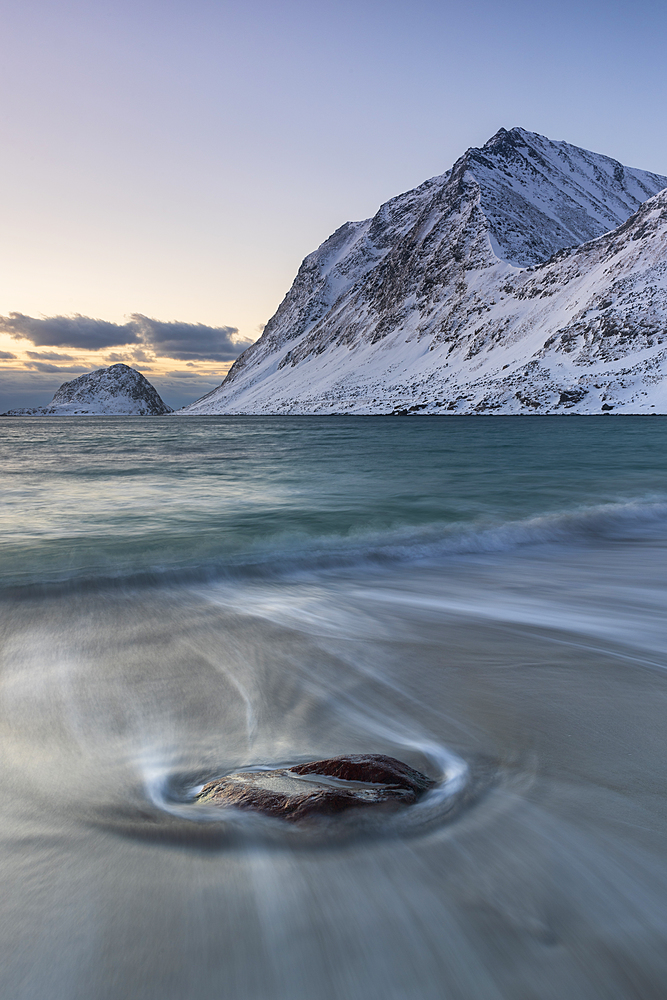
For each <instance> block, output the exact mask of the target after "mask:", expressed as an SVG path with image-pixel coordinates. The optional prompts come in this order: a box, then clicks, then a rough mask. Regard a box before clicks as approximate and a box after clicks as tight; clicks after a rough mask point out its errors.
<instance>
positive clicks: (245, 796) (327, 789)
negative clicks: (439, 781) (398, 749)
mask: <svg viewBox="0 0 667 1000" xmlns="http://www.w3.org/2000/svg"><path fill="white" fill-rule="evenodd" d="M433 784H435V782H434V781H433V780H432V779H430V778H427V776H426V775H425V774H422V773H421V772H420V771H416V770H415V769H414V768H412V767H409V765H407V764H404V763H403V762H402V761H400V760H396V758H395V757H388V756H387V755H386V754H352V755H348V756H339V757H333V758H330V759H329V760H317V761H309V762H308V763H305V764H294V765H292V766H291V767H289V768H278V769H275V770H267V771H241V772H238V773H236V774H230V775H227V776H226V777H225V778H220V779H218V780H217V781H210V782H208V784H206V785H204V787H203V788H202V790H201V792H200V793H199V794H198V795H197V799H196V801H197V802H201V803H203V804H214V805H219V806H235V807H237V808H240V809H252V810H255V811H257V812H261V813H263V814H264V815H266V816H274V817H276V818H277V819H284V820H288V821H289V822H292V823H298V822H301V821H303V820H307V819H309V818H312V817H316V816H332V815H335V814H337V813H342V812H345V811H346V810H348V809H373V810H377V809H378V808H382V809H383V810H386V809H388V808H392V807H393V808H398V807H400V806H411V805H414V803H415V802H416V801H417V800H418V798H419V797H420V796H421V795H422V794H423V793H424V792H425V791H426V790H427V789H428V788H429V787H430V786H431V785H433Z"/></svg>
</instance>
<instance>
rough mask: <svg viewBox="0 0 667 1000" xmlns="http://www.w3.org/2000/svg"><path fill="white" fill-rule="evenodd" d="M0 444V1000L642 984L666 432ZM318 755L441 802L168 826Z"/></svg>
mask: <svg viewBox="0 0 667 1000" xmlns="http://www.w3.org/2000/svg"><path fill="white" fill-rule="evenodd" d="M3 430H4V437H3V442H2V444H1V445H0V451H1V459H2V470H3V477H2V484H3V501H4V502H3V505H2V514H1V516H2V553H1V555H2V562H1V565H0V608H1V614H2V639H3V652H2V673H1V674H0V746H1V747H2V761H3V766H2V769H0V784H1V791H2V794H1V795H0V810H1V811H0V841H1V843H2V862H1V869H0V870H1V872H2V894H1V895H0V926H1V927H2V935H0V938H1V942H0V949H1V957H2V960H1V961H0V984H1V989H0V995H2V996H7V997H11V998H12V1000H14V998H16V1000H33V998H34V1000H38V998H39V1000H51V998H53V1000H79V998H81V1000H83V998H86V1000H89V998H90V997H95V998H96V1000H120V998H121V997H123V998H124V997H127V996H130V997H134V996H136V997H141V998H142V1000H153V998H155V1000H158V998H159V1000H185V998H188V1000H190V998H192V1000H195V998H196V1000H199V998H204V997H209V996H214V997H220V998H227V997H229V998H230V1000H246V998H247V1000H265V998H266V1000H274V998H281V1000H282V998H290V1000H291V998H294V1000H329V998H331V1000H341V998H354V1000H357V998H362V997H363V998H364V1000H376V998H377V1000H393V998H401V1000H402V998H419V1000H422V998H424V1000H431V998H433V1000H436V998H437V1000H441V998H447V1000H449V998H452V1000H477V998H480V1000H498V998H507V1000H523V998H526V1000H528V998H531V1000H532V998H536V997H539V998H540V1000H551V998H553V1000H562V998H564V997H568V998H579V997H581V998H582V1000H583V998H586V1000H598V998H599V1000H610V998H619V1000H621V998H623V1000H628V998H641V1000H647V998H653V997H656V998H658V997H662V996H663V995H664V984H665V982H666V981H667V947H666V945H667V904H666V899H667V892H666V890H667V857H666V851H665V842H664V829H665V818H666V816H665V813H666V811H667V810H666V808H665V784H666V782H665V756H666V754H665V723H664V719H665V710H666V709H667V672H666V671H665V668H666V667H667V655H666V652H667V618H666V616H665V606H666V603H667V601H666V598H667V572H666V569H665V554H666V542H667V474H666V469H667V421H666V420H665V419H664V418H661V417H657V418H650V417H624V418H617V417H613V416H611V417H600V418H597V417H575V416H571V417H553V418H551V417H535V418H533V417H521V418H518V417H517V418H515V417H446V418H428V417H414V418H384V417H313V418H309V417H293V418H264V417H262V418H260V417H254V418H253V417H207V418H206V417H202V418H187V419H186V418H176V417H166V418H151V419H149V418H143V419H142V418H85V419H78V418H67V419H61V420H56V419H49V418H44V419H37V418H33V419H29V418H26V419H22V418H16V419H12V420H6V421H4V422H3ZM343 752H378V753H390V754H392V755H394V756H397V757H400V758H402V759H404V760H406V761H407V762H408V763H411V764H413V765H415V766H417V767H420V768H421V769H423V770H426V771H427V772H428V773H429V774H430V775H431V776H432V777H434V778H436V779H437V781H438V784H437V786H436V789H435V790H434V792H433V794H432V795H430V796H427V797H426V798H425V799H424V800H423V801H422V802H421V803H419V804H418V805H417V806H415V807H411V809H410V810H407V809H406V810H405V812H404V813H403V814H401V815H397V816H395V817H380V818H373V817H367V818H366V819H359V818H356V817H352V818H350V817H342V818H339V819H338V820H331V821H330V822H329V823H327V824H325V825H323V826H322V827H320V828H317V829H316V830H307V829H304V830H301V829H298V828H295V827H292V828H290V829H289V830H285V829H283V825H282V824H281V823H279V822H278V821H270V820H266V819H264V818H263V817H260V816H253V815H250V814H247V813H246V814H242V813H236V812H234V811H233V810H227V811H225V810H222V811H216V810H211V811H209V812H206V811H202V810H197V809H196V808H195V805H194V804H193V801H192V794H193V790H195V789H196V788H197V787H199V785H201V783H202V782H203V781H205V780H208V779H209V778H211V777H214V776H216V775H220V774H224V773H226V772H229V771H232V770H234V769H238V768H241V767H248V766H251V767H270V766H275V765H282V764H285V763H289V762H295V761H297V760H308V759H314V758H317V757H321V756H328V755H331V754H334V753H343Z"/></svg>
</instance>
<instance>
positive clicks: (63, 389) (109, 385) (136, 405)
mask: <svg viewBox="0 0 667 1000" xmlns="http://www.w3.org/2000/svg"><path fill="white" fill-rule="evenodd" d="M171 412H172V409H171V407H170V406H167V404H166V403H164V402H163V401H162V399H161V398H160V396H159V395H158V393H157V391H156V389H155V388H154V387H153V386H152V385H151V384H150V382H149V381H148V379H146V378H144V376H143V375H142V374H141V373H140V372H138V371H136V369H134V368H129V367H128V366H127V365H112V366H111V367H110V368H99V369H98V370H97V371H94V372H90V374H88V375H80V376H79V378H75V379H73V381H71V382H64V383H63V384H62V385H61V386H60V388H59V389H58V391H57V392H56V394H55V396H54V397H53V399H52V400H51V402H50V403H49V405H48V406H44V407H36V408H34V409H23V410H10V411H9V412H8V414H5V415H6V416H49V417H50V416H80V415H95V414H99V415H103V414H119V415H120V414H128V415H135V416H142V417H143V416H161V415H163V414H165V413H171Z"/></svg>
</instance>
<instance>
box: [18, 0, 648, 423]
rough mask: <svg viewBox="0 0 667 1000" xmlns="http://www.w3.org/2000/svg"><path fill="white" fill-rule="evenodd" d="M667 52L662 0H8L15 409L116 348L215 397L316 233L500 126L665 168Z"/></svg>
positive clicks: (177, 387) (162, 379)
mask: <svg viewBox="0 0 667 1000" xmlns="http://www.w3.org/2000/svg"><path fill="white" fill-rule="evenodd" d="M666 62H667V5H664V4H660V5H657V4H651V3H646V2H643V0H639V2H638V3H636V4H635V5H634V6H630V5H627V4H625V3H623V4H621V3H615V2H604V3H603V2H590V3H586V2H583V3H582V2H576V3H575V2H574V0H565V2H561V3H560V4H558V5H556V4H540V3H539V2H537V3H536V2H531V3H528V2H527V0H526V2H515V0H510V2H507V3H499V2H497V0H493V2H492V0H471V2H466V3H462V2H457V3H454V2H450V0H444V2H435V0H411V2H409V3H408V2H397V0H382V2H379V0H355V2H348V0H329V2H326V3H325V2H318V0H310V2H305V0H273V2H269V0H244V2H243V3H240V2H234V3H232V2H227V0H188V2H187V3H185V2H183V0H181V2H174V0H159V2H158V0H132V2H129V0H114V2H113V3H112V2H107V0H59V2H58V3H54V2H53V0H49V2H47V0H20V2H18V0H4V3H3V13H2V59H1V60H0V88H1V89H0V93H1V97H0V115H1V124H2V140H3V141H2V155H1V156H0V173H1V175H2V176H1V183H0V199H1V200H2V213H1V218H2V238H1V240H0V316H3V317H10V316H11V314H12V313H15V314H19V318H18V319H14V320H11V322H10V323H9V325H7V324H6V323H5V324H4V326H3V329H5V330H6V331H9V332H4V333H0V412H1V411H2V410H4V409H6V408H7V407H9V406H21V405H40V404H43V403H45V402H48V400H49V399H50V398H51V395H52V394H53V392H54V390H55V389H56V388H57V387H58V386H59V385H60V383H61V382H63V381H66V380H68V379H71V378H75V377H76V375H77V374H80V373H81V372H83V371H90V370H92V369H93V368H97V367H101V366H102V365H106V364H108V363H113V361H114V360H117V359H122V360H127V363H130V364H133V365H134V366H135V367H137V368H138V369H139V370H140V371H143V372H144V374H146V376H147V378H149V379H150V380H151V381H152V382H153V383H154V384H155V385H156V387H157V388H158V390H159V391H160V392H161V394H162V395H163V397H164V398H165V401H166V402H168V403H170V404H171V405H172V406H178V405H183V404H184V403H185V402H188V401H190V400H193V399H195V398H197V397H198V396H200V395H202V394H203V393H204V392H207V391H208V390H209V389H210V388H212V387H213V386H214V385H216V384H218V383H219V382H220V381H221V379H222V377H223V376H224V373H225V371H226V370H227V368H228V367H229V364H230V362H231V359H232V357H233V356H234V354H235V353H236V352H238V350H239V349H240V342H243V343H247V342H251V341H252V340H254V339H256V337H257V336H258V335H259V332H260V330H261V327H262V324H264V323H265V322H266V321H267V320H268V319H269V317H270V316H271V314H272V313H273V312H274V311H275V309H276V308H277V306H278V304H279V302H280V300H281V299H282V297H283V296H284V294H285V293H286V291H287V290H288V288H289V286H290V284H291V282H292V280H293V278H294V275H295V274H296V271H297V269H298V266H299V264H300V262H301V260H302V259H303V257H304V256H305V255H306V254H307V253H309V252H310V251H311V250H313V249H315V247H317V246H318V245H319V244H320V243H321V242H322V241H323V240H324V239H326V237H327V236H328V235H329V234H330V233H331V232H332V231H333V230H334V229H336V228H337V227H338V226H340V225H341V224H342V223H344V222H345V221H347V220H349V219H362V218H366V217H368V216H370V215H372V214H373V213H374V212H375V211H376V210H377V208H378V207H379V205H380V204H381V202H383V201H385V200H386V199H388V198H390V197H392V196H394V195H396V194H399V193H400V192H401V191H405V190H407V189H409V188H412V187H414V186H416V185H417V184H419V183H421V181H423V180H425V179H426V178H427V177H431V176H433V175H435V174H440V173H443V172H444V171H445V170H447V169H448V168H449V167H450V166H451V164H452V163H453V162H454V161H455V160H456V159H457V158H458V157H459V156H460V155H461V154H462V153H463V152H464V151H465V150H466V148H468V147H469V146H479V145H482V144H483V143H484V142H485V141H486V140H487V139H488V138H489V137H490V136H491V135H493V134H494V133H495V132H496V131H497V130H498V129H499V128H500V127H501V126H504V127H505V128H511V127H513V126H515V125H520V126H522V127H524V128H527V129H530V130H531V131H535V132H540V133H542V134H543V135H547V136H549V137H550V138H552V139H566V140H567V141H568V142H572V143H574V144H576V145H579V146H583V147H585V148H588V149H593V150H595V151H597V152H602V153H606V154H607V155H610V156H613V157H615V158H616V159H618V160H620V161H621V162H623V163H625V164H628V165H630V166H636V167H642V168H644V169H647V170H653V171H656V172H658V173H663V174H664V173H667V129H666V128H665V107H667V101H666V98H667V79H666V78H667V74H665V64H666ZM75 315H77V316H80V317H85V318H90V319H92V320H100V321H103V322H102V323H101V324H98V325H97V326H95V325H94V324H93V325H92V326H91V324H90V323H88V322H87V320H84V319H80V320H77V321H76V322H75V323H73V324H71V325H70V327H67V325H66V324H65V326H63V324H62V323H61V324H60V326H58V324H57V323H54V322H53V317H59V316H65V317H72V316H75ZM133 316H134V317H135V319H132V317H133ZM136 317H138V319H137V318H136ZM36 320H37V321H39V320H41V321H42V324H41V325H40V324H39V323H35V322H34V321H36ZM12 324H13V325H12ZM110 324H116V328H112V327H111V326H110ZM169 324H172V325H171V326H169ZM198 324H200V325H199V326H198ZM207 328H213V329H207ZM68 330H69V332H67V331H68ZM22 331H23V332H24V333H25V332H26V331H27V332H28V334H29V337H30V338H31V339H26V337H23V339H16V336H12V332H13V333H14V334H15V335H16V334H17V333H21V332H22ZM58 331H60V332H58ZM125 334H127V339H126V340H123V337H124V336H125ZM50 340H52V341H53V343H50V342H49V341H50ZM112 341H117V343H116V344H115V345H114V344H112V343H111V342H112ZM100 344H101V345H102V346H99V345H100ZM170 352H171V353H170ZM3 355H14V357H11V356H10V357H3ZM169 373H171V374H169Z"/></svg>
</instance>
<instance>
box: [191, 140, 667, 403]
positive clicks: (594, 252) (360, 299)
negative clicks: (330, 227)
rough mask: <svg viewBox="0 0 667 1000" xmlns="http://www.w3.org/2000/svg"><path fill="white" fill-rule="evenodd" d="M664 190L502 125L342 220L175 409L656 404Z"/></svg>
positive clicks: (601, 160)
mask: <svg viewBox="0 0 667 1000" xmlns="http://www.w3.org/2000/svg"><path fill="white" fill-rule="evenodd" d="M665 187H667V177H664V176H661V175H657V174H651V173H648V172H646V171H641V170H636V169H634V168H628V167H624V166H623V165H621V164H619V163H617V162H616V161H614V160H612V159H610V158H608V157H605V156H602V155H600V154H596V153H591V152H588V151H587V150H582V149H579V148H578V147H576V146H571V145H569V144H567V143H563V142H552V141H550V140H548V139H546V138H545V137H543V136H538V135H536V134H534V133H530V132H526V131H524V130H523V129H512V130H511V131H510V132H507V131H505V130H501V131H500V132H498V133H497V134H496V135H495V136H493V138H492V139H490V140H489V142H488V143H486V145H485V146H484V147H482V148H481V149H472V150H468V152H467V153H466V154H464V156H463V157H461V159H460V160H459V161H457V163H456V164H455V165H454V167H453V168H452V169H451V170H450V171H448V172H447V173H446V174H444V175H442V176H441V177H436V178H433V179H431V180H429V181H426V182H425V183H424V184H422V185H420V186H419V187H418V188H416V189H414V190H413V191H410V192H407V193H406V194H404V195H400V196H399V197H398V198H394V199H392V200H391V201H389V202H387V203H386V204H385V205H383V206H382V207H381V208H380V210H379V212H378V213H377V214H376V216H375V217H374V218H373V219H369V220H366V221H365V222H360V223H347V224H346V225H345V226H342V227H341V228H340V229H339V230H337V232H336V233H334V234H333V236H331V237H330V238H329V239H328V240H327V241H326V242H325V243H323V244H322V246H321V247H320V248H319V249H318V250H317V251H315V252H314V253H313V254H310V255H309V256H308V257H307V258H306V259H305V260H304V262H303V264H302V266H301V268H300V269H299V273H298V274H297V277H296V279H295V281H294V284H293V286H292V288H291V289H290V291H289V292H288V294H287V295H286V297H285V299H284V300H283V302H282V303H281V305H280V307H279V308H278V311H277V312H276V314H275V315H274V317H272V319H271V320H270V322H269V323H268V324H267V327H266V328H265V330H264V333H263V335H262V337H261V338H260V339H259V340H258V341H257V342H256V343H255V344H254V345H253V346H252V347H250V348H249V349H248V350H246V351H245V352H244V354H242V355H241V357H240V358H239V359H237V361H236V362H235V364H234V365H233V366H232V368H231V369H230V372H229V374H228V376H227V378H226V379H225V381H224V382H223V384H222V386H220V387H219V388H218V389H216V390H214V391H213V392H212V393H209V394H208V395H207V396H205V397H203V399H201V400H198V401H197V402H196V403H194V404H192V405H191V406H189V407H186V408H185V410H184V411H181V412H184V413H188V412H189V413H216V412H219V413H225V412H229V413H261V412H265V413H327V412H329V413H332V412H348V413H373V412H376V413H387V412H422V411H425V412H446V411H453V412H461V413H464V412H482V411H489V410H491V411H495V412H562V411H563V409H569V410H570V411H577V412H601V409H602V407H603V406H606V407H607V409H610V408H612V407H615V408H625V409H626V411H627V412H635V409H633V407H634V408H638V412H643V411H644V410H652V411H653V412H656V410H661V409H662V408H663V402H662V400H663V398H664V403H665V410H667V396H665V393H664V392H663V389H662V381H663V376H664V373H665V365H664V363H663V362H664V357H663V353H662V347H661V345H662V341H663V338H664V336H665V335H667V304H666V302H665V284H664V268H665V261H666V260H667V248H666V245H665V219H664V210H665V197H666V195H657V193H658V192H660V191H661V190H662V189H664V188H665ZM656 195H657V197H656ZM598 383H599V385H598Z"/></svg>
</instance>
